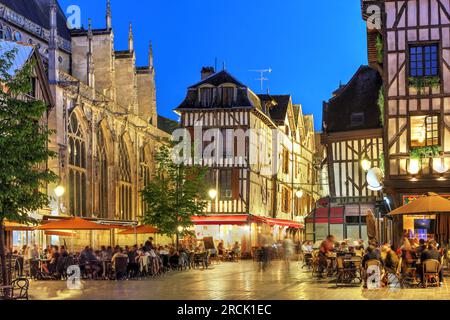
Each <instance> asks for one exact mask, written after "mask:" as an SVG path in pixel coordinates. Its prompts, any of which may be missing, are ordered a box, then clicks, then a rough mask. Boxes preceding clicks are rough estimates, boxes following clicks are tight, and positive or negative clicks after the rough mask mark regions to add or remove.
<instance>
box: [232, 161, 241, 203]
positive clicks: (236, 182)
mask: <svg viewBox="0 0 450 320" xmlns="http://www.w3.org/2000/svg"><path fill="white" fill-rule="evenodd" d="M231 184H232V188H231V189H232V192H233V199H234V200H237V199H239V169H237V168H234V169H233V174H232V178H231Z"/></svg>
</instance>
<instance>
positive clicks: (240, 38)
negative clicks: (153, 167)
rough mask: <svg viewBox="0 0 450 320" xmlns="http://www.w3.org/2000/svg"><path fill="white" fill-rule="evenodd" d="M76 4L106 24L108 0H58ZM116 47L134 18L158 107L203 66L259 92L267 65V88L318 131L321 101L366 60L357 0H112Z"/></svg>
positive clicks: (168, 104)
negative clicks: (150, 63)
mask: <svg viewBox="0 0 450 320" xmlns="http://www.w3.org/2000/svg"><path fill="white" fill-rule="evenodd" d="M73 4H75V5H78V6H80V8H81V15H82V23H83V25H84V26H85V27H87V21H88V18H92V19H93V27H94V28H104V27H105V7H106V0H95V1H92V0H60V5H61V7H62V8H63V10H66V8H67V7H68V6H69V5H73ZM111 5H112V14H113V28H114V33H115V45H116V50H123V49H126V48H127V41H128V40H127V39H128V24H129V23H130V22H132V23H133V29H134V36H135V50H136V55H137V61H138V65H146V64H147V50H148V42H149V40H152V42H153V48H154V59H155V68H156V76H157V78H156V81H157V83H156V85H157V100H158V101H157V102H158V112H159V113H160V114H161V115H163V116H166V117H170V118H173V119H176V115H175V114H174V113H173V111H172V110H173V109H174V108H176V107H177V106H178V104H179V103H181V101H182V100H183V98H184V97H185V95H186V88H187V87H188V86H189V85H192V84H194V83H196V82H198V80H199V78H200V69H201V67H202V66H214V65H215V61H216V60H217V66H218V69H222V68H223V65H225V68H226V69H227V70H228V71H229V72H230V73H231V74H233V75H234V76H235V77H236V78H237V79H238V80H240V81H241V82H243V83H244V84H246V85H248V86H249V87H250V88H252V90H253V91H255V92H256V93H260V91H261V90H260V82H259V81H257V80H256V79H257V78H259V76H260V75H259V74H258V73H255V72H250V71H249V70H255V69H268V68H272V69H273V72H272V74H270V75H268V77H269V78H270V82H269V83H265V89H264V91H266V90H267V86H269V87H270V93H272V94H292V96H293V100H294V103H301V104H302V105H303V110H304V112H305V113H313V114H314V117H315V120H316V121H315V123H316V130H321V114H322V102H323V101H324V100H328V99H329V98H330V97H331V92H332V91H334V90H335V89H336V88H337V87H338V85H339V82H340V81H342V82H343V83H345V82H347V81H348V80H349V79H350V78H351V76H352V75H353V73H354V72H356V70H357V69H358V67H359V66H360V65H361V64H366V63H367V57H366V36H365V25H364V21H363V20H362V18H361V4H360V0H339V1H336V0H321V1H316V0H309V1H308V0H284V1H280V0H191V1H187V0H126V1H125V0H112V1H111Z"/></svg>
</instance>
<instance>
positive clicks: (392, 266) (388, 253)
mask: <svg viewBox="0 0 450 320" xmlns="http://www.w3.org/2000/svg"><path fill="white" fill-rule="evenodd" d="M382 252H383V256H384V259H383V264H384V267H385V268H386V270H387V271H389V272H391V273H395V272H396V271H397V266H398V261H399V259H398V256H397V254H396V253H395V252H394V251H393V250H392V248H391V247H390V246H389V245H384V246H383V248H382Z"/></svg>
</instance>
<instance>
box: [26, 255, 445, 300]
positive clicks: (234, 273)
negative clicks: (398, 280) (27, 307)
mask: <svg viewBox="0 0 450 320" xmlns="http://www.w3.org/2000/svg"><path fill="white" fill-rule="evenodd" d="M82 285H83V289H82V290H68V289H67V284H66V282H64V281H47V282H36V281H33V282H32V283H31V285H30V299H32V300H39V299H42V300H60V299H71V300H105V299H106V300H127V299H131V300H186V299H188V300H272V299H273V300H366V299H369V300H397V299H398V300H418V299H420V300H435V299H442V300H449V299H450V290H449V287H448V286H447V283H445V284H444V286H443V287H442V288H428V289H395V288H384V289H380V290H373V291H369V290H364V289H362V287H361V286H356V287H345V288H336V286H335V284H334V283H330V280H329V279H328V280H320V281H319V280H315V279H314V278H313V277H312V276H311V273H310V272H308V271H306V270H301V269H300V267H299V263H292V264H291V267H290V271H289V272H288V271H287V270H286V268H285V266H284V265H283V263H282V262H274V263H272V266H271V268H270V269H268V270H267V271H266V272H262V271H259V270H258V267H257V265H256V264H254V263H253V262H251V261H241V262H239V263H222V264H219V265H214V266H213V268H212V269H210V270H205V271H202V270H191V271H184V272H170V273H168V274H167V275H164V276H162V277H159V278H152V279H145V280H130V281H82Z"/></svg>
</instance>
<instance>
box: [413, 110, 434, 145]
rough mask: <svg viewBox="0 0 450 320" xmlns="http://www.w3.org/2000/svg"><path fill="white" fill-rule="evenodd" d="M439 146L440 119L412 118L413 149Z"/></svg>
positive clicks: (427, 117) (428, 117) (429, 117)
mask: <svg viewBox="0 0 450 320" xmlns="http://www.w3.org/2000/svg"><path fill="white" fill-rule="evenodd" d="M436 145H439V117H438V116H413V117H411V147H413V148H414V147H426V146H436Z"/></svg>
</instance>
